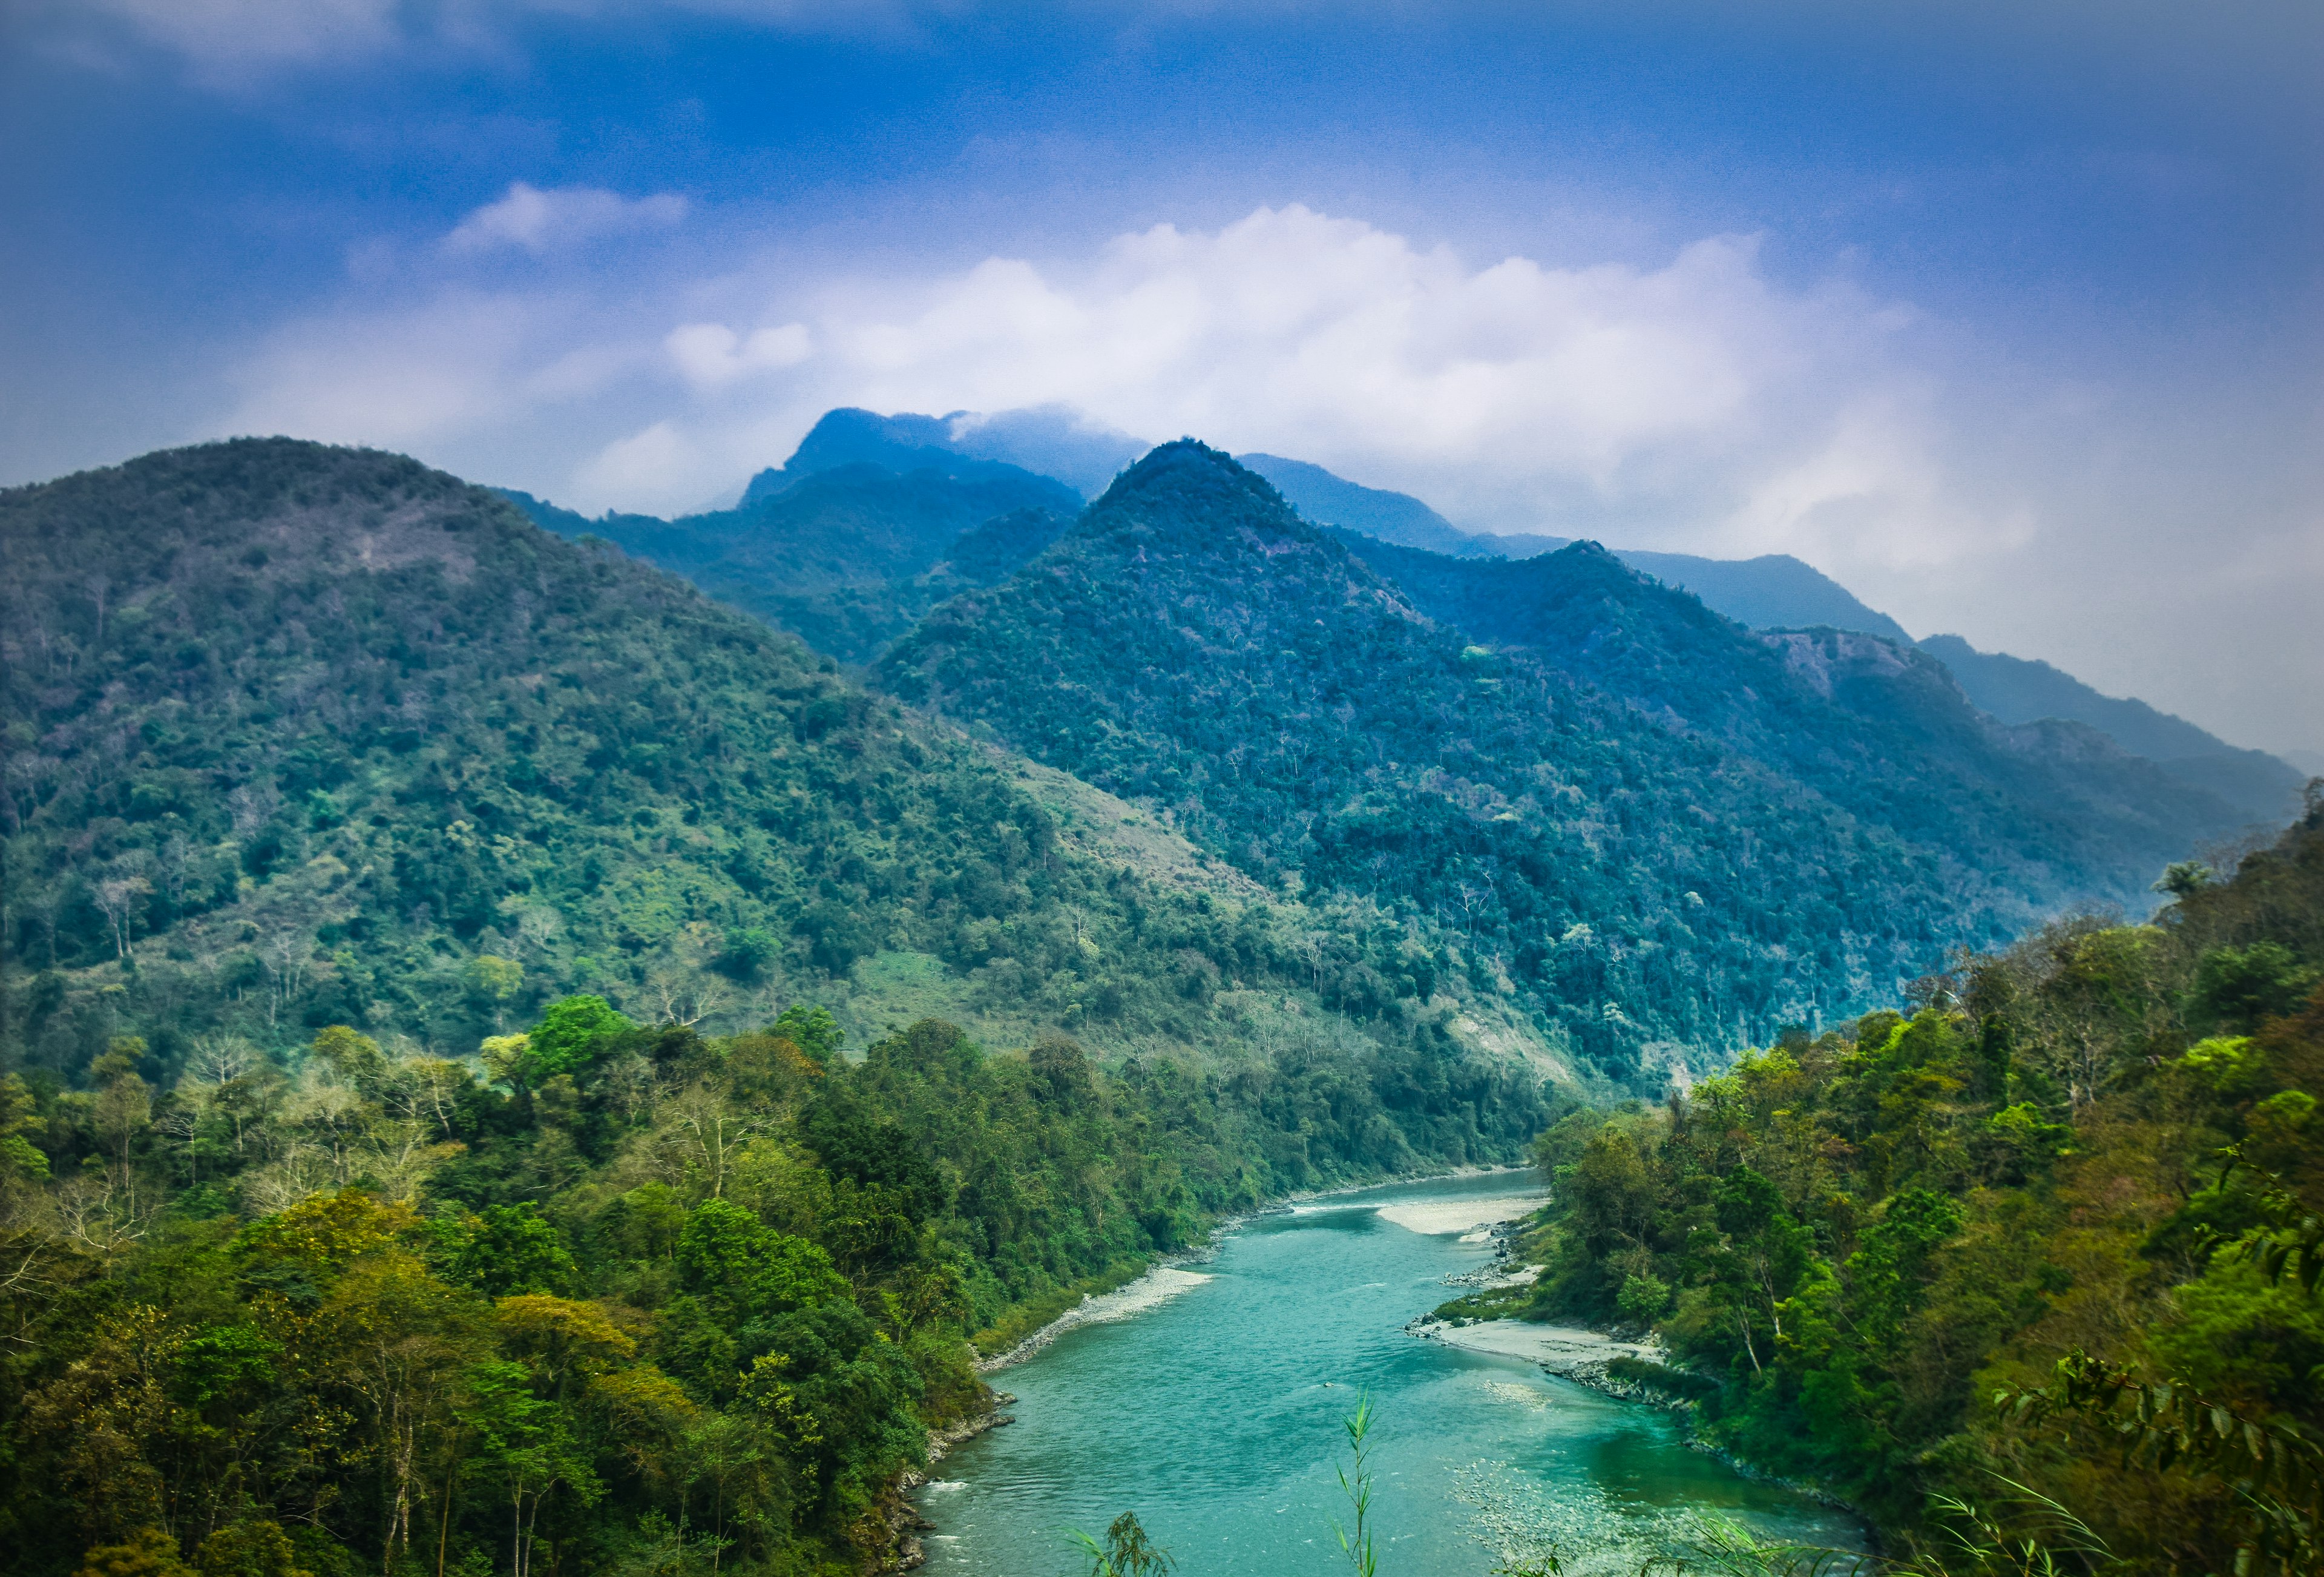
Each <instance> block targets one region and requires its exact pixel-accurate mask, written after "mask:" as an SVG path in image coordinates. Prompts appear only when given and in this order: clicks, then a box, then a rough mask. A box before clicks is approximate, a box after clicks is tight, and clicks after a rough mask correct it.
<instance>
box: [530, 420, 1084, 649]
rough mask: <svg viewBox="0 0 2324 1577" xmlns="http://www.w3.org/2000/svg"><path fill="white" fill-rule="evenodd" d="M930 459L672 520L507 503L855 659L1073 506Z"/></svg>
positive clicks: (993, 469)
mask: <svg viewBox="0 0 2324 1577" xmlns="http://www.w3.org/2000/svg"><path fill="white" fill-rule="evenodd" d="M826 425H828V423H826ZM821 430H822V429H820V428H818V429H817V431H821ZM802 447H803V448H804V446H802ZM939 458H943V459H948V460H950V461H951V463H950V466H949V467H948V468H944V469H939V468H936V467H922V468H919V469H916V470H912V471H908V472H898V471H894V470H890V469H888V468H887V467H885V466H880V465H876V464H874V463H872V462H871V461H868V460H849V461H846V462H844V463H841V464H836V465H834V466H829V467H827V468H820V469H818V468H813V467H808V468H803V469H800V470H799V471H798V474H797V475H796V476H794V477H790V478H789V479H788V480H786V481H785V482H784V484H783V485H782V486H781V487H780V488H779V489H777V490H774V491H770V492H767V493H762V494H761V495H760V496H759V497H758V498H757V499H756V500H755V501H752V502H746V503H744V504H742V507H740V508H738V509H732V510H723V511H718V512H713V513H710V514H701V515H687V516H685V517H683V518H681V519H678V520H675V521H662V520H658V519H655V518H653V517H651V516H646V515H621V514H608V515H605V516H603V517H601V518H600V519H597V520H595V521H592V520H589V519H588V518H586V516H583V515H580V514H576V513H575V512H573V511H571V510H564V509H558V508H557V507H556V506H555V505H553V504H548V503H543V502H541V501H540V500H539V499H536V498H533V497H532V496H530V494H528V493H508V494H507V495H506V496H507V497H509V498H510V499H511V500H512V502H514V503H516V504H517V505H518V506H519V507H520V508H521V509H523V510H524V511H525V512H526V513H528V514H530V516H531V517H532V519H533V520H534V521H536V522H537V523H539V525H541V526H544V527H546V528H547V529H549V530H553V531H556V532H558V534H560V535H563V536H567V537H572V538H574V539H579V538H581V537H584V536H594V537H597V538H600V539H604V540H606V541H609V542H612V543H613V544H614V545H615V546H616V547H618V548H620V549H622V551H623V552H625V553H629V554H632V555H634V556H635V557H637V558H642V559H644V560H646V561H647V562H648V563H650V564H653V565H656V566H659V567H661V568H663V569H667V570H669V571H671V572H672V573H674V574H677V575H682V576H685V577H686V578H687V579H688V580H690V581H692V582H694V584H695V585H696V586H700V587H701V588H702V589H703V590H704V591H705V592H708V593H709V594H710V595H713V596H715V597H717V598H718V599H719V600H721V601H722V602H725V603H729V604H733V605H734V606H736V607H739V608H743V609H746V610H748V611H749V612H751V613H756V614H758V615H759V616H760V617H761V618H762V619H765V620H766V621H767V622H769V623H771V624H774V625H776V626H777V627H778V628H780V629H784V630H788V631H789V632H791V633H792V634H794V635H797V636H798V637H799V638H800V639H802V640H804V641H807V643H808V644H809V645H810V646H812V647H814V648H815V649H816V650H818V651H821V652H825V653H827V654H828V655H830V656H833V657H836V658H838V659H841V660H842V661H844V662H853V663H862V662H867V661H869V660H870V659H871V658H872V657H874V656H876V655H877V654H878V653H879V651H880V650H881V648H883V647H885V646H886V645H887V644H888V642H890V641H893V640H894V639H895V638H896V637H897V636H899V635H900V634H902V633H903V632H904V631H906V630H908V629H909V628H910V627H911V625H912V623H913V622H914V621H916V620H917V619H918V618H919V617H920V615H921V614H923V613H926V612H927V610H928V609H929V608H931V607H933V606H935V605H936V604H937V603H939V602H941V601H943V600H944V599H945V597H947V596H950V595H953V594H954V592H957V591H960V590H963V589H964V588H966V587H969V586H983V585H988V584H990V583H991V581H992V580H994V579H997V578H1000V577H1001V576H1006V575H1008V574H1009V573H1010V572H1011V571H1012V570H1014V569H1015V568H1016V567H1017V566H1018V565H1019V564H1021V563H1023V562H1024V561H1025V560H1026V559H1028V558H1031V557H1032V556H1033V555H1034V554H1036V553H1037V552H1039V551H1040V550H1041V549H1043V548H1044V547H1046V546H1047V545H1048V542H1049V539H1051V538H1053V537H1055V536H1056V534H1057V533H1058V532H1059V531H1061V530H1064V529H1065V521H1066V520H1067V519H1068V518H1070V516H1071V515H1072V514H1074V512H1077V511H1078V510H1079V509H1080V508H1081V500H1080V499H1079V498H1077V497H1076V496H1074V493H1072V492H1071V491H1070V490H1068V489H1067V488H1065V487H1064V486H1062V485H1060V484H1057V483H1056V482H1052V481H1050V480H1049V479H1048V478H1047V477H1046V476H1033V475H1028V474H1026V473H1024V472H1020V471H1018V470H1017V469H1016V468H1015V467H1014V466H982V465H979V464H975V463H971V464H966V465H964V464H962V463H960V462H958V461H957V460H956V459H951V457H941V456H940V457H939ZM781 475H783V474H782V473H779V472H768V473H766V474H765V476H781ZM761 480H764V477H762V478H761ZM954 549H958V551H957V552H955V551H954Z"/></svg>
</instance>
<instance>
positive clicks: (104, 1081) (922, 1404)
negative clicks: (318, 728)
mask: <svg viewBox="0 0 2324 1577" xmlns="http://www.w3.org/2000/svg"><path fill="white" fill-rule="evenodd" d="M837 1042H838V1036H837V1032H836V1027H835V1024H834V1022H833V1020H832V1019H831V1018H830V1016H829V1015H828V1014H825V1013H823V1012H821V1011H819V1010H807V1009H801V1008H794V1009H792V1010H788V1012H786V1013H785V1014H784V1015H783V1016H782V1017H780V1018H779V1019H777V1021H776V1022H774V1023H773V1024H772V1025H770V1026H769V1027H767V1028H766V1029H765V1030H763V1031H761V1032H758V1033H752V1034H745V1035H741V1036H736V1037H726V1038H720V1039H705V1038H703V1037H700V1036H698V1035H696V1033H695V1032H693V1031H692V1030H690V1029H687V1028H684V1027H682V1026H678V1025H668V1024H666V1025H662V1026H659V1027H658V1028H645V1027H640V1026H637V1025H634V1024H632V1022H631V1021H629V1020H628V1019H626V1018H624V1017H623V1016H622V1015H620V1014H618V1013H616V1012H614V1011H613V1010H612V1009H611V1008H609V1007H608V1006H607V1005H606V1004H605V1003H604V1001H603V1000H602V999H599V998H596V997H592V996H579V997H574V998H568V999H566V1000H564V1001H558V1002H557V1003H553V1004H551V1005H550V1006H549V1009H548V1010H546V1012H545V1013H543V1015H542V1016H541V1018H540V1020H539V1023H537V1024H535V1025H533V1026H532V1027H531V1028H530V1030H529V1031H521V1032H517V1033H512V1034H510V1035H507V1036H503V1037H493V1038H490V1039H487V1040H486V1041H485V1042H484V1047H483V1056H482V1058H481V1066H478V1065H475V1064H474V1063H471V1062H468V1061H465V1060H460V1059H455V1058H448V1057H443V1056H428V1055H424V1054H416V1053H415V1054H410V1055H404V1056H395V1055H391V1054H390V1053H389V1052H388V1051H386V1050H384V1049H383V1047H381V1046H380V1045H379V1043H378V1042H376V1041H374V1039H372V1038H371V1037H367V1036H364V1035H363V1034H360V1033H359V1032H357V1031H355V1030H354V1029H352V1028H346V1027H345V1026H327V1027H326V1028H323V1029H322V1030H321V1031H319V1032H318V1034H317V1035H316V1036H315V1037H314V1040H313V1043H312V1045H311V1047H309V1050H308V1052H307V1054H306V1055H305V1056H302V1057H300V1058H298V1059H296V1060H295V1061H292V1062H290V1063H288V1064H285V1063H283V1062H280V1061H278V1060H277V1059H274V1058H271V1057H268V1056H264V1055H263V1054H261V1053H259V1052H257V1051H256V1050H255V1049H254V1048H253V1047H250V1046H249V1045H248V1044H247V1043H246V1042H242V1041H239V1040H234V1039H212V1040H207V1041H205V1042H203V1043H202V1044H201V1046H200V1047H199V1048H198V1050H197V1052H196V1053H195V1054H194V1056H193V1057H192V1058H191V1059H190V1065H189V1067H188V1069H187V1071H186V1072H185V1073H184V1074H181V1075H180V1076H179V1077H178V1078H177V1080H176V1081H175V1082H174V1083H173V1084H171V1085H170V1086H169V1087H167V1088H158V1087H156V1086H155V1085H154V1084H152V1083H150V1082H149V1081H148V1080H147V1079H146V1078H145V1077H144V1076H143V1075H142V1074H141V1073H140V1071H139V1070H140V1069H141V1068H146V1067H150V1066H151V1056H150V1048H149V1047H146V1046H145V1045H144V1044H143V1042H142V1041H139V1040H137V1039H135V1038H133V1037H123V1038H121V1039H117V1040H115V1042H114V1043H113V1044H112V1045H111V1046H110V1047H108V1048H107V1049H106V1051H105V1052H104V1053H103V1054H102V1055H100V1056H98V1057H97V1059H96V1061H95V1062H94V1063H93V1064H92V1065H91V1066H90V1067H89V1069H88V1078H87V1081H86V1083H85V1085H84V1086H83V1087H81V1088H78V1089H64V1088H61V1087H60V1085H59V1084H58V1083H57V1082H56V1081H55V1080H53V1079H42V1078H38V1077H35V1078H32V1079H30V1080H27V1079H26V1078H24V1077H23V1076H20V1075H18V1074H6V1075H5V1077H0V1124H5V1137H0V1244H5V1255H6V1261H5V1263H6V1276H5V1282H0V1336H5V1348H0V1375H5V1380H0V1462H5V1468H6V1471H5V1475H0V1478H5V1484H6V1486H7V1487H6V1489H5V1496H4V1497H0V1538H5V1541H6V1543H7V1546H8V1548H9V1549H10V1551H11V1554H12V1558H11V1562H10V1567H11V1570H13V1571H17V1572H28V1573H30V1572H56V1573H63V1572H70V1571H73V1570H75V1569H77V1568H81V1567H83V1566H85V1567H86V1569H87V1570H89V1571H93V1572H97V1574H98V1577H130V1574H132V1573H136V1574H138V1577H171V1574H173V1573H179V1572H186V1571H188V1569H189V1568H188V1566H187V1565H186V1564H183V1563H181V1557H182V1560H183V1561H185V1562H190V1563H191V1567H192V1569H194V1570H198V1572H200V1573H202V1577H228V1574H233V1577H244V1574H247V1577H289V1574H290V1573H291V1572H311V1573H315V1574H316V1577H342V1574H345V1577H354V1574H355V1573H358V1572H365V1571H376V1572H383V1573H389V1574H392V1573H397V1572H491V1571H504V1572H516V1573H518V1574H519V1577H521V1574H522V1573H525V1572H531V1571H536V1570H537V1571H539V1572H544V1573H556V1572H608V1573H630V1572H635V1573H641V1574H642V1573H656V1574H660V1577H677V1574H683V1573H693V1572H711V1571H713V1570H715V1569H718V1568H720V1567H721V1566H724V1567H726V1568H730V1569H736V1570H756V1571H766V1572H812V1571H837V1572H855V1571H860V1570H863V1569H865V1568H866V1566H867V1565H869V1564H876V1563H878V1562H879V1561H880V1560H881V1559H882V1558H885V1557H886V1556H888V1555H889V1554H890V1552H891V1551H892V1549H893V1547H894V1545H895V1543H896V1537H897V1534H898V1532H899V1529H900V1528H902V1527H904V1526H908V1524H909V1522H910V1517H909V1515H908V1513H907V1512H905V1511H903V1510H902V1509H900V1502H899V1499H897V1495H896V1491H895V1485H896V1482H897V1480H898V1478H899V1475H900V1474H902V1473H904V1472H905V1471H908V1470H909V1469H912V1468H914V1467H918V1466H919V1465H921V1464H922V1463H923V1462H925V1460H926V1452H927V1439H928V1436H927V1430H928V1427H929V1426H930V1425H945V1424H949V1423H953V1422H955V1421H957V1420H960V1419H962V1418H964V1417H968V1416H973V1415H975V1414H978V1413H981V1412H982V1411H984V1410H985V1409H986V1408H987V1406H989V1399H988V1397H989V1394H988V1393H987V1392H986V1390H985V1388H984V1387H983V1385H982V1382H981V1381H980V1380H979V1379H977V1377H976V1374H975V1372H974V1370H973V1368H972V1367H971V1366H970V1360H971V1358H972V1357H973V1350H972V1349H971V1348H970V1347H968V1346H967V1345H966V1344H965V1343H964V1340H963V1338H964V1336H965V1335H966V1334H968V1333H977V1332H982V1333H985V1334H984V1337H983V1342H984V1345H985V1346H986V1348H987V1350H988V1351H990V1350H992V1349H994V1348H997V1347H999V1346H1002V1345H1005V1344H1006V1343H1007V1342H1009V1341H1010V1340H1011V1339H1013V1337H1014V1336H1016V1335H1019V1334H1021V1333H1023V1332H1024V1331H1025V1330H1026V1329H1027V1328H1028V1326H1029V1325H1030V1324H1031V1323H1036V1322H1037V1321H1038V1320H1039V1319H1040V1318H1042V1317H1043V1316H1045V1315H1046V1314H1054V1313H1056V1311H1057V1310H1058V1309H1060V1308H1062V1307H1063V1306H1064V1305H1065V1303H1066V1302H1068V1301H1070V1300H1071V1299H1072V1298H1073V1297H1074V1296H1078V1294H1079V1292H1080V1291H1081V1290H1083V1289H1084V1287H1086V1286H1091V1285H1102V1283H1103V1282H1104V1281H1106V1280H1119V1279H1120V1278H1121V1277H1124V1276H1126V1275H1127V1274H1129V1273H1130V1272H1131V1271H1133V1270H1135V1269H1136V1268H1140V1267H1141V1266H1142V1265H1143V1264H1144V1263H1146V1262H1147V1259H1148V1257H1150V1256H1151V1255H1153V1254H1154V1253H1156V1252H1157V1251H1162V1250H1170V1249H1174V1248H1180V1247H1184V1246H1185V1245H1186V1244H1188V1243H1189V1242H1190V1241H1192V1240H1194V1239H1195V1238H1196V1237H1197V1236H1198V1235H1199V1234H1200V1233H1201V1232H1202V1231H1204V1230H1205V1229H1206V1228H1207V1227H1208V1226H1209V1225H1211V1224H1212V1223H1213V1222H1215V1221H1216V1220H1217V1219H1218V1217H1219V1216H1220V1215H1221V1214H1222V1213H1225V1212H1228V1211H1232V1210H1240V1209H1247V1208H1250V1206H1252V1205H1254V1204H1256V1203H1259V1202H1260V1201H1261V1200H1263V1199H1265V1198H1267V1197H1268V1196H1270V1195H1272V1194H1278V1193H1280V1192H1282V1191H1284V1190H1285V1189H1286V1188H1288V1187H1290V1186H1293V1185H1298V1184H1303V1183H1305V1184H1313V1183H1316V1182H1321V1181H1328V1180H1331V1179H1333V1178H1338V1177H1346V1176H1363V1175H1370V1174H1374V1173H1377V1172H1379V1171H1381V1170H1383V1169H1386V1168H1390V1167H1409V1166H1411V1165H1413V1164H1415V1162H1416V1161H1417V1160H1419V1159H1420V1158H1421V1157H1424V1156H1425V1157H1430V1158H1434V1159H1437V1160H1443V1159H1447V1158H1459V1157H1462V1156H1474V1157H1485V1156H1490V1155H1508V1154H1512V1153H1515V1152H1516V1151H1517V1149H1518V1148H1521V1147H1522V1145H1523V1143H1524V1142H1525V1140H1526V1138H1527V1137H1528V1136H1529V1135H1530V1134H1531V1133H1532V1132H1533V1131H1535V1129H1536V1128H1537V1127H1538V1126H1539V1124H1540V1123H1541V1121H1542V1120H1544V1118H1545V1116H1546V1115H1548V1113H1547V1112H1546V1111H1545V1108H1544V1106H1543V1105H1542V1103H1541V1098H1540V1096H1539V1094H1538V1093H1537V1092H1536V1091H1535V1090H1534V1089H1532V1088H1528V1087H1526V1086H1525V1085H1523V1084H1520V1083H1517V1082H1514V1081H1512V1080H1511V1079H1510V1077H1509V1076H1508V1075H1507V1074H1491V1073H1489V1072H1486V1071H1484V1070H1481V1069H1480V1068H1478V1067H1476V1066H1475V1065H1472V1064H1467V1063H1464V1062H1462V1061H1461V1060H1459V1059H1457V1058H1453V1057H1450V1056H1435V1057H1429V1056H1423V1055H1419V1054H1417V1053H1415V1054H1409V1055H1406V1056H1387V1057H1383V1058H1380V1059H1379V1060H1378V1061H1377V1062H1376V1063H1374V1064H1373V1065H1369V1066H1355V1065H1349V1064H1346V1063H1328V1062H1323V1061H1313V1062H1302V1063H1299V1064H1296V1065H1290V1066H1286V1067H1283V1068H1280V1069H1273V1070H1266V1071H1260V1070H1244V1071H1242V1072H1240V1073H1238V1074H1226V1075H1222V1074H1219V1073H1216V1072H1208V1073H1205V1072H1202V1071H1199V1070H1196V1069H1194V1068H1192V1067H1190V1066H1188V1065H1185V1064H1182V1063H1179V1062H1176V1061H1170V1060H1163V1059H1157V1060H1153V1061H1150V1062H1141V1061H1138V1060H1134V1059H1133V1060H1132V1061H1130V1062H1129V1063H1127V1064H1125V1065H1122V1066H1121V1067H1120V1068H1119V1069H1118V1070H1116V1071H1115V1072H1114V1073H1113V1074H1110V1075H1109V1074H1101V1073H1100V1072H1099V1071H1098V1070H1096V1069H1095V1068H1093V1066H1092V1065H1091V1063H1090V1061H1089V1059H1088V1057H1087V1056H1086V1055H1085V1054H1084V1051H1083V1049H1082V1048H1081V1047H1079V1046H1078V1045H1076V1044H1075V1043H1074V1042H1072V1041H1070V1040H1066V1039H1064V1038H1062V1037H1051V1038H1049V1039H1047V1040H1044V1041H1042V1042H1040V1043H1039V1044H1037V1045H1035V1046H1034V1047H1031V1048H1030V1049H1029V1052H1028V1053H1025V1054H1021V1055H1012V1056H988V1055H986V1054H985V1053H984V1052H982V1050H980V1049H979V1048H978V1047H976V1046H975V1045H973V1043H971V1042H970V1041H969V1040H968V1039H967V1038H966V1037H964V1035H963V1034H962V1033H961V1032H960V1031H959V1030H958V1029H956V1028H953V1027H952V1026H950V1025H946V1024H941V1023H937V1022H934V1021H927V1022H922V1023H919V1024H917V1025H914V1026H912V1027H911V1028H908V1029H907V1030H904V1031H901V1032H899V1033H898V1034H896V1035H893V1036H890V1037H887V1038H885V1039H882V1040H881V1041H879V1042H877V1043H876V1044H874V1045H873V1046H871V1047H870V1048H869V1051H868V1055H866V1056H865V1057H864V1058H863V1060H862V1063H861V1064H860V1065H858V1064H854V1063H852V1062H851V1061H850V1060H849V1059H848V1058H846V1057H845V1056H842V1055H839V1047H838V1045H837Z"/></svg>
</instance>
